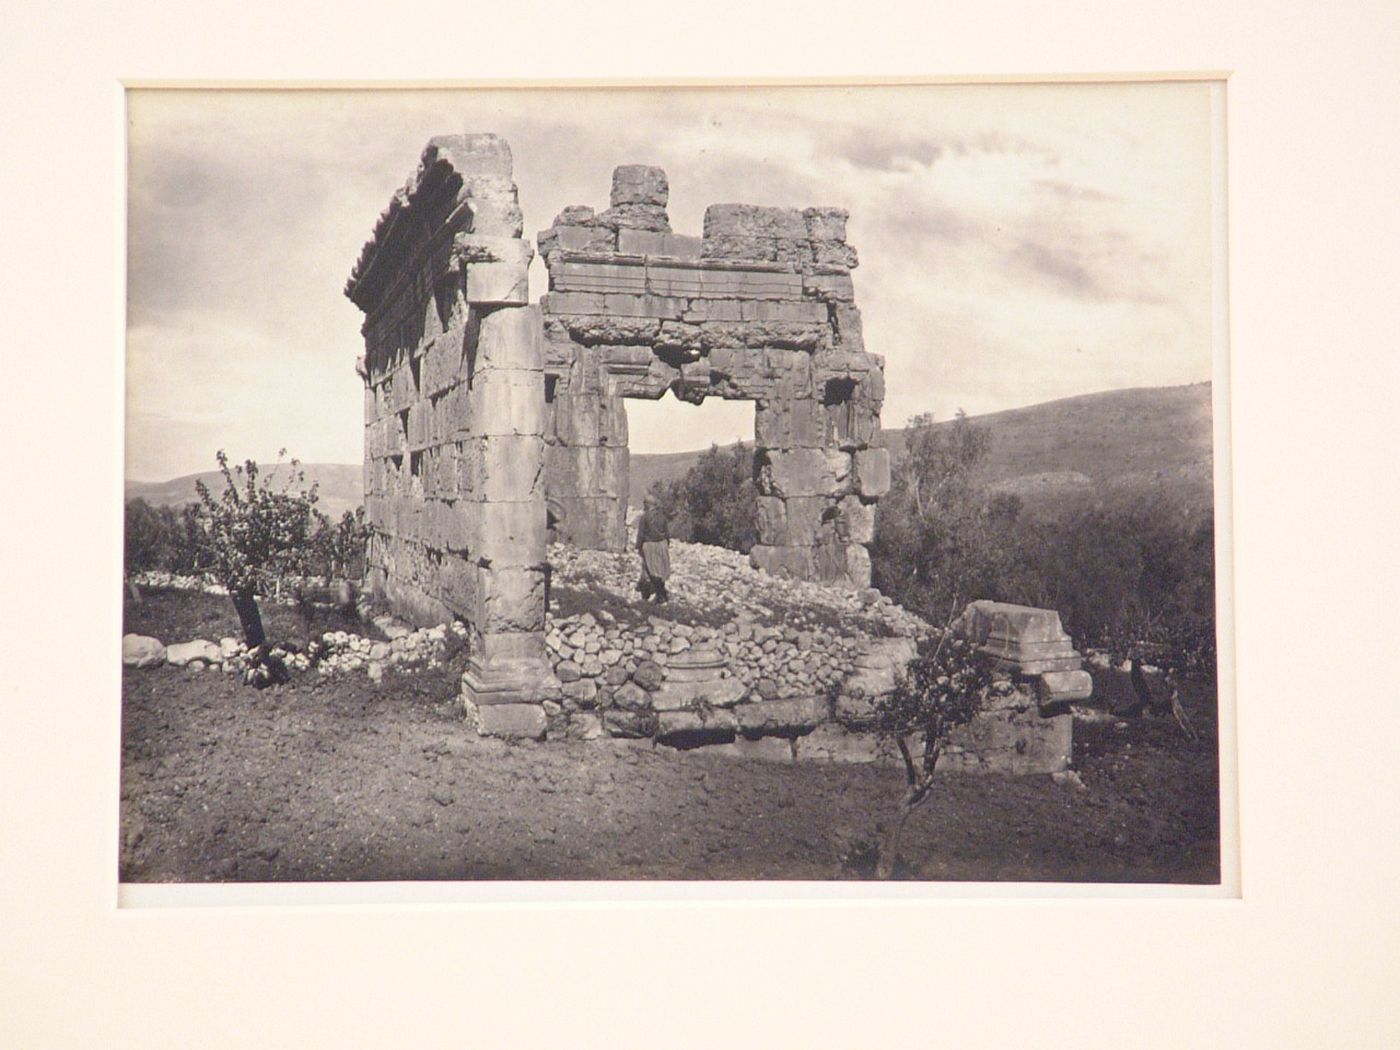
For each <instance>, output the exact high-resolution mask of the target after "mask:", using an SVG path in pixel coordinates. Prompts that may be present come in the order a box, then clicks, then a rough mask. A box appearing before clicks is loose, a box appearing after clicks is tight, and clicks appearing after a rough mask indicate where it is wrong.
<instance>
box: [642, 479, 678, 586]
mask: <svg viewBox="0 0 1400 1050" xmlns="http://www.w3.org/2000/svg"><path fill="white" fill-rule="evenodd" d="M637 550H639V551H640V552H641V554H642V578H641V579H640V580H638V581H637V590H639V591H641V592H642V601H646V600H647V599H648V598H650V597H652V596H653V595H655V597H656V602H657V604H658V605H660V604H661V603H662V602H664V601H666V599H667V597H668V595H667V594H666V577H668V576H670V575H671V525H670V522H668V521H667V520H666V512H665V511H664V510H662V509H661V504H660V503H658V502H657V500H656V497H655V496H652V495H650V494H648V495H647V497H646V498H645V499H644V500H643V501H642V520H641V521H640V522H638V523H637Z"/></svg>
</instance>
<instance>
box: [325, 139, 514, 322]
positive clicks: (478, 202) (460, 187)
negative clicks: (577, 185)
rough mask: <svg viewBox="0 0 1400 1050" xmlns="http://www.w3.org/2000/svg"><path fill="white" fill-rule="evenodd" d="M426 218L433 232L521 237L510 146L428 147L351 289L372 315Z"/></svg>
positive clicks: (465, 143) (383, 218)
mask: <svg viewBox="0 0 1400 1050" xmlns="http://www.w3.org/2000/svg"><path fill="white" fill-rule="evenodd" d="M420 211H421V212H425V213H427V214H424V215H423V218H424V221H425V224H426V225H428V226H431V227H445V228H449V229H456V230H464V231H467V232H472V233H481V234H487V235H493V236H500V237H519V236H520V234H521V231H522V229H523V226H524V217H523V215H522V214H521V211H520V206H519V204H518V201H517V196H516V190H515V183H514V182H513V181H512V158H511V152H510V145H509V144H508V143H507V142H506V140H505V139H503V138H501V137H500V136H499V135H494V134H489V133H488V134H474V135H439V136H436V137H434V138H432V139H429V140H428V145H427V147H426V148H425V149H424V150H423V153H422V156H421V158H420V159H419V162H418V167H417V169H416V170H415V171H414V172H413V174H412V175H410V176H409V178H408V181H407V182H405V183H404V184H403V186H401V187H400V188H399V189H398V190H396V191H395V192H394V195H393V196H392V197H391V198H390V200H389V204H388V206H387V207H386V208H385V209H384V211H383V212H382V213H380V216H379V221H378V222H377V223H375V227H374V232H373V234H372V235H371V236H370V239H369V240H368V241H366V242H365V245H364V248H362V249H361V251H360V257H359V259H358V260H357V261H356V263H355V266H354V268H353V269H352V270H351V272H350V278H349V280H348V281H347V282H346V284H345V295H346V296H347V297H348V298H350V299H351V300H352V301H353V302H354V303H355V304H356V305H357V306H359V307H360V308H361V309H362V310H364V311H365V312H366V313H372V312H373V311H374V310H375V309H376V308H377V306H378V305H379V302H380V299H381V297H382V294H383V292H384V291H385V289H386V287H387V285H386V275H387V273H389V272H394V271H397V270H399V269H400V268H401V267H402V264H403V262H404V260H403V259H402V258H401V257H400V256H401V255H402V253H403V252H404V250H405V248H406V246H407V244H408V243H409V242H410V241H411V240H413V238H414V237H415V233H413V232H410V230H409V227H410V226H411V222H410V218H411V217H412V216H415V215H416V214H417V213H419V212H420ZM420 232H421V231H420Z"/></svg>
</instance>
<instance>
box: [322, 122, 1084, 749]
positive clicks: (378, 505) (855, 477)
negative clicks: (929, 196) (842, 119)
mask: <svg viewBox="0 0 1400 1050" xmlns="http://www.w3.org/2000/svg"><path fill="white" fill-rule="evenodd" d="M668 192H669V191H668V185H667V180H666V175H665V173H664V172H662V171H661V170H660V169H659V168H652V167H643V166H635V165H634V166H624V167H620V168H618V169H617V170H616V171H615V172H614V175H613V184H612V193H611V199H610V207H609V208H608V209H606V210H605V211H603V212H601V213H597V212H595V211H594V210H593V209H592V208H589V207H582V206H578V207H569V208H566V209H565V210H564V211H563V212H562V213H561V214H560V215H559V216H558V217H557V218H556V219H555V221H554V223H553V225H552V226H551V227H550V228H549V229H547V230H545V231H543V232H542V233H540V235H539V237H538V244H539V250H540V253H541V254H542V256H543V258H544V262H545V264H546V268H547V270H548V274H549V290H548V292H547V294H545V295H544V296H543V298H542V300H541V302H540V303H539V304H538V305H532V304H531V303H530V301H529V281H528V275H529V266H530V262H531V260H532V259H533V257H534V250H533V248H532V247H531V245H530V244H529V242H527V241H526V240H524V239H523V237H522V232H523V227H524V222H523V216H522V214H521V211H520V207H519V205H518V201H517V193H516V186H515V183H514V181H513V175H512V159H511V153H510V149H509V147H508V146H507V144H506V143H505V142H504V141H503V140H502V139H500V138H498V137H496V136H494V135H454V136H446V137H439V138H434V139H432V140H431V141H430V142H429V144H428V146H427V148H426V149H425V150H424V152H423V154H422V158H421V160H420V162H419V165H418V168H417V170H416V171H415V172H414V173H413V175H412V176H411V177H410V178H409V180H408V182H407V183H406V184H405V185H404V186H403V187H402V188H401V189H400V190H399V191H398V192H397V193H396V194H395V195H394V197H393V198H392V200H391V201H390V202H389V206H388V208H387V209H386V210H385V211H384V213H383V214H382V215H381V217H380V219H379V222H378V224H377V226H376V228H375V230H374V234H373V237H372V238H371V240H370V241H369V242H368V243H367V244H366V245H365V247H364V249H363V251H362V252H361V255H360V258H359V260H358V262H357V263H356V264H355V267H354V269H353V271H352V273H351V276H350V279H349V282H348V283H347V285H346V288H345V294H346V295H347V296H348V297H349V298H350V299H351V300H352V301H353V302H354V303H355V304H356V305H357V306H358V307H359V308H360V309H361V310H362V311H363V312H364V314H365V320H364V324H363V326H362V333H363V335H364V340H365V353H364V356H363V358H362V359H361V362H360V366H359V368H360V374H361V376H362V378H363V379H364V384H365V460H364V491H365V510H366V518H367V522H368V524H369V526H370V530H371V539H370V545H369V551H368V558H367V561H368V585H369V588H370V591H371V593H372V594H373V595H374V596H375V598H376V599H377V600H379V601H381V602H383V603H384V604H386V605H387V606H388V607H389V608H390V609H391V610H392V611H393V612H394V613H396V614H397V615H399V616H402V617H404V618H405V619H408V620H410V621H412V622H414V623H417V624H419V625H424V626H426V625H430V624H436V623H447V622H451V621H453V620H461V621H463V622H464V623H465V624H466V625H467V635H468V644H469V647H470V656H469V663H468V668H467V671H466V672H465V674H464V675H463V681H462V691H463V700H464V703H465V705H466V708H467V711H468V714H469V716H470V717H471V718H472V719H473V720H474V721H475V722H476V725H477V728H478V730H479V731H480V732H482V733H484V734H492V735H502V736H515V737H532V738H538V737H542V736H544V735H545V732H546V728H547V724H548V722H547V717H546V708H547V707H548V708H550V709H551V711H553V712H555V713H556V714H557V711H558V710H559V709H560V707H561V705H560V704H559V703H558V702H557V701H559V700H561V698H564V697H563V692H562V689H561V683H560V681H559V679H558V677H556V675H555V673H554V667H553V665H552V664H551V661H550V659H549V656H548V654H547V652H546V649H545V644H544V634H545V605H546V580H547V576H548V572H549V567H548V563H547V561H548V554H547V545H548V542H549V540H550V537H551V536H555V537H557V538H558V539H560V540H562V541H563V542H566V543H569V544H572V545H574V546H576V547H581V548H592V549H597V550H604V551H620V550H622V549H624V547H625V545H626V525H625V522H626V512H627V493H628V451H627V417H626V412H625V408H624V405H623V402H624V399H626V398H650V399H656V398H660V397H662V396H663V395H664V394H665V393H666V392H667V391H668V390H669V391H671V392H672V393H674V394H675V396H676V397H677V398H679V399H681V400H684V401H689V402H694V403H699V402H701V401H703V400H704V399H705V398H706V397H721V398H727V399H739V400H747V401H752V402H753V403H754V405H755V483H756V485H757V487H758V490H759V497H758V545H757V546H755V547H754V549H753V551H752V554H751V560H752V563H753V565H754V566H755V567H756V568H759V569H762V570H765V571H767V572H769V573H771V574H775V575H782V576H787V577H790V578H793V579H797V580H811V581H822V582H825V583H828V584H832V585H836V586H839V587H844V588H847V589H851V590H856V589H861V588H866V587H868V586H869V583H870V556H869V553H868V549H867V545H868V544H869V543H870V542H871V541H872V540H873V538H874V507H875V502H876V501H877V500H878V499H879V497H880V496H882V495H883V494H884V493H885V492H886V491H887V489H888V487H889V480H890V479H889V470H890V464H889V454H888V452H887V451H886V450H885V449H884V448H881V447H879V446H878V445H877V439H878V437H879V433H880V406H881V402H882V400H883V398H884V362H883V360H882V358H880V357H878V356H876V355H873V354H870V353H867V352H866V349H865V346H864V342H863V340H862V335H861V322H860V311H859V309H858V308H857V307H856V305H855V296H854V290H853V285H852V281H851V273H850V271H851V269H852V268H853V267H855V265H856V253H855V249H854V248H852V247H851V246H850V245H849V244H847V243H846V218H847V214H846V212H845V211H843V210H841V209H839V208H807V209H805V210H801V211H799V210H796V209H789V208H767V207H755V206H751V205H743V204H716V205H712V206H711V207H710V208H709V209H707V211H706V213H705V220H704V230H703V236H699V237H694V236H683V235H679V234H676V233H674V232H672V230H671V227H670V221H669V218H668V216H667V212H666V205H667V198H668ZM974 608H975V606H974ZM1007 608H1016V607H1007ZM1029 612H1030V613H1041V614H1044V615H1042V616H1040V617H1038V618H1037V617H1036V616H1030V617H1029V618H1027V617H1026V616H1019V617H1018V616H1012V617H1010V618H1009V619H1008V617H1007V616H1006V615H1004V610H1003V614H993V613H991V612H986V611H985V610H984V613H973V612H972V610H971V609H970V610H969V614H968V615H969V616H970V617H971V618H972V619H971V621H970V622H971V623H973V624H975V625H980V626H976V627H975V628H974V629H976V630H982V629H983V626H985V625H987V624H992V623H995V624H1003V625H1004V624H1012V625H1013V627H1012V628H1006V629H1005V630H1002V628H997V627H990V626H988V627H986V633H985V634H984V639H979V640H985V644H986V646H990V647H993V648H994V647H996V646H998V645H1001V646H1003V649H1004V651H1000V652H999V655H998V657H997V658H998V659H1000V660H1001V661H1002V663H1003V664H1004V665H1005V666H1006V667H1009V668H1010V669H1011V671H1012V672H1013V678H1015V680H1016V681H1017V682H1018V683H1019V684H1018V686H1017V690H1016V695H1017V696H1019V697H1021V698H1022V699H1023V700H1025V701H1026V702H1025V703H1022V704H1021V705H1020V706H1019V707H1017V708H1016V710H1017V711H1018V712H1024V711H1025V710H1026V709H1027V707H1028V706H1030V704H1031V703H1032V702H1034V703H1035V704H1036V705H1038V706H1039V707H1040V708H1044V706H1045V704H1047V703H1055V702H1059V701H1061V700H1064V699H1067V698H1070V697H1071V696H1072V695H1073V694H1075V693H1076V691H1077V690H1078V689H1079V688H1080V685H1081V683H1080V682H1079V681H1078V679H1075V680H1073V681H1070V679H1068V678H1065V679H1063V680H1061V679H1056V678H1055V675H1065V674H1072V673H1074V672H1077V673H1079V674H1083V672H1079V671H1077V669H1078V667H1079V663H1078V655H1077V654H1074V653H1073V650H1072V648H1069V649H1068V650H1067V651H1064V650H1065V646H1068V644H1069V643H1068V639H1066V638H1062V637H1056V636H1055V634H1056V632H1058V631H1059V619H1058V616H1056V615H1055V614H1054V613H1053V612H1049V613H1047V612H1046V611H1045V610H1029ZM997 615H1000V616H1001V618H1000V619H998V618H997ZM1046 616H1048V617H1051V618H1053V620H1054V623H1053V630H1052V629H1051V627H1050V626H1049V625H1048V621H1047V620H1046ZM1017 624H1019V625H1020V626H1019V627H1015V626H1014V625H1017ZM1028 624H1030V625H1035V624H1038V625H1039V626H1036V627H1032V626H1027V625H1028ZM999 631H1000V633H998V632H999ZM1008 631H1009V632H1010V633H1008ZM1036 631H1039V632H1040V633H1039V634H1036V633H1035V632H1036ZM1059 634H1060V635H1061V636H1062V634H1063V632H1059ZM1013 635H1014V637H1013ZM1033 635H1034V637H1032V636H1033ZM1041 635H1043V636H1044V637H1041ZM905 641H906V642H907V640H905ZM1037 647H1040V648H1037ZM878 648H879V647H878V646H876V647H873V648H872V654H871V655H870V657H869V659H867V660H865V661H864V662H863V663H862V665H861V666H858V667H857V668H856V669H855V674H854V675H853V678H852V680H853V681H855V682H860V681H865V686H866V687H868V686H870V685H871V683H872V682H874V681H875V680H876V679H878V683H877V684H881V688H884V689H886V690H887V689H888V688H892V687H893V677H892V674H893V672H892V670H891V668H893V667H894V666H895V664H896V663H898V662H899V660H897V659H895V658H894V657H893V656H891V655H890V654H885V655H884V656H882V655H880V653H879V652H875V651H874V649H878ZM887 648H888V647H887ZM909 649H910V646H909V645H905V646H902V647H900V651H899V653H898V654H895V655H897V656H898V657H899V659H908V658H909V657H910V656H912V655H913V654H912V651H906V650H909ZM1042 650H1043V651H1042ZM1018 654H1019V655H1018ZM1031 656H1034V657H1035V658H1036V659H1035V660H1030V657H1031ZM887 657H888V658H887ZM1023 657H1024V658H1025V659H1027V660H1030V662H1029V663H1018V662H1017V661H1018V660H1021V659H1022V658H1023ZM1037 660H1038V661H1039V662H1036V661H1037ZM1057 661H1058V662H1057ZM1071 663H1073V666H1072V667H1071V666H1070V664H1071ZM712 665H713V666H712ZM719 674H720V667H719V665H717V664H715V661H714V660H713V659H710V658H709V657H707V656H705V655H703V654H699V653H697V654H695V655H693V656H692V657H690V658H688V662H687V661H686V660H682V661H680V663H679V665H678V666H677V667H676V668H674V669H671V671H670V672H669V674H668V675H667V681H666V682H665V683H659V684H658V685H657V687H656V689H655V690H654V693H653V695H652V696H650V697H648V698H647V699H648V703H647V704H646V710H647V711H648V712H650V713H651V714H652V715H666V716H667V718H669V722H670V724H671V727H672V729H673V730H677V729H678V731H680V732H682V733H683V734H684V733H686V732H690V731H692V730H694V731H698V732H699V733H700V735H701V736H702V737H703V736H713V735H714V733H715V732H716V730H717V729H718V730H719V731H720V733H721V736H722V735H723V734H724V733H728V735H729V739H731V740H733V739H736V737H735V734H736V733H741V734H743V735H744V736H745V738H748V737H753V736H755V735H756V736H757V737H763V736H764V735H774V736H777V737H779V738H781V739H789V740H790V739H795V736H794V735H795V734H798V733H801V734H807V737H806V739H807V744H808V748H809V750H811V749H812V748H816V750H815V751H814V752H813V753H814V754H818V755H821V754H825V757H828V758H834V757H839V756H838V755H837V754H836V753H835V752H833V751H832V748H833V747H836V745H835V744H833V741H834V740H838V738H839V739H840V740H845V737H844V736H843V735H842V734H845V733H846V729H845V728H843V726H853V727H858V724H859V722H860V712H859V710H857V709H858V708H859V706H860V700H861V697H864V698H865V700H866V701H869V700H871V699H873V698H874V697H875V696H878V695H879V692H880V690H879V689H873V690H872V689H870V688H863V687H856V688H853V689H852V690H851V691H850V692H851V697H850V698H848V699H851V698H853V702H854V704H855V708H852V707H851V704H850V703H848V705H847V709H846V710H845V711H844V713H843V712H842V711H840V710H826V709H825V708H823V710H822V711H816V710H815V707H814V705H815V706H816V707H821V706H822V704H821V703H818V700H819V698H816V697H813V698H810V700H811V702H809V703H808V704H806V705H805V706H804V705H797V707H800V708H801V709H802V710H801V711H800V712H799V714H798V715H797V716H792V717H788V718H787V719H786V721H785V720H784V718H783V717H782V716H781V712H779V710H778V708H777V707H772V706H771V705H772V704H773V703H779V704H782V703H784V701H771V700H762V699H757V700H755V701H752V702H750V703H748V704H747V705H746V704H744V703H743V701H744V699H745V697H744V696H742V695H741V693H742V691H735V690H734V689H733V687H732V685H733V683H732V680H730V681H729V684H728V685H722V684H721V681H722V680H721V679H720V678H719V677H718V675H719ZM862 676H863V677H862ZM872 676H873V677H872ZM1084 678H1085V679H1087V675H1084ZM1027 682H1031V683H1032V684H1031V685H1027V684H1026V683H1027ZM696 689H699V690H700V691H701V692H703V693H704V694H705V696H704V701H705V702H704V704H703V705H700V709H702V710H703V711H705V712H713V711H719V712H720V713H721V715H722V716H723V717H714V715H713V714H707V715H703V716H701V717H700V719H699V721H700V724H699V725H698V726H697V725H694V724H692V723H694V722H695V716H694V713H693V712H692V710H691V707H692V706H693V705H690V704H688V703H687V702H686V697H687V696H688V695H689V693H690V692H694V691H695V690H696ZM711 694H713V695H711ZM1085 695H1087V694H1085ZM565 699H566V698H565ZM764 704H768V705H770V706H768V707H764V706H763V705H764ZM658 705H659V706H658ZM787 706H788V707H789V708H792V707H793V706H794V705H792V704H791V703H789V704H788V705H787ZM837 706H838V708H839V704H838V705H837ZM809 708H811V710H808V709H809ZM795 709H796V708H794V710H795ZM784 710H786V708H785V709H784ZM789 715H791V712H789ZM793 717H796V719H797V720H796V721H795V722H794V721H793ZM1067 719H1068V716H1064V718H1062V719H1061V720H1060V721H1055V720H1054V719H1048V720H1045V722H1046V725H1045V726H1040V725H1039V723H1034V724H1033V723H1030V722H1027V721H1026V719H1025V718H1016V719H1011V720H1009V721H1008V720H1006V719H1002V721H1001V722H1000V723H998V722H997V720H996V719H995V718H992V719H991V720H984V722H985V726H984V728H983V730H982V731H984V732H992V733H994V734H1000V735H999V736H997V741H999V742H1000V743H997V742H994V741H986V742H985V743H987V745H988V748H991V749H993V750H996V749H997V748H1000V747H1001V745H1002V744H1005V743H1006V741H1005V740H1002V737H1007V739H1010V740H1011V744H1012V746H1011V750H1010V752H1009V753H1010V754H1011V755H1013V756H1020V757H1019V758H1017V757H1012V758H1011V759H1008V760H1007V762H1008V763H1009V765H1008V766H1007V768H1013V767H1014V769H1015V771H1050V770H1053V769H1062V768H1065V767H1066V765H1067V763H1068V760H1069V749H1068V721H1067ZM666 720H667V719H666V718H659V719H658V720H657V721H656V723H655V724H656V725H657V726H658V727H660V725H661V723H662V722H665V721H666ZM828 721H829V722H830V724H829V725H828V724H826V723H827V722H828ZM994 725H1000V726H1001V728H999V729H997V728H987V727H993V726H994ZM1028 726H1029V727H1030V728H1027V727H1028ZM1047 727H1048V728H1047ZM657 732H664V729H662V728H658V730H657ZM823 733H825V735H823ZM1008 734H1010V736H1009V737H1008V736H1007V735H1008ZM1028 734H1029V735H1028ZM1037 734H1038V735H1037ZM865 736H866V737H867V739H866V740H864V741H862V742H861V743H859V744H858V745H850V746H853V747H855V752H854V753H858V754H860V755H864V754H865V751H866V750H869V748H870V746H871V745H870V743H869V739H868V734H866V735H865ZM1032 736H1035V738H1036V739H1035V740H1032V739H1031V737H1032ZM1037 740H1038V741H1039V742H1038V743H1037V742H1036V741H1037ZM822 741H825V743H822ZM1028 741H1029V743H1028ZM994 744H995V745H996V746H995V747H993V745H994ZM850 746H848V745H847V744H845V743H843V744H841V746H840V747H836V750H837V751H841V750H842V748H845V749H846V750H847V751H849V750H850ZM823 747H824V748H825V749H826V752H831V753H830V754H827V753H825V752H823V751H822V748H823ZM1002 750H1005V749H1004V748H1002ZM843 753H844V752H843ZM953 753H956V751H955V752H953ZM791 754H792V755H793V756H796V754H797V747H796V744H793V746H792V747H791ZM983 764H985V763H983Z"/></svg>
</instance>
